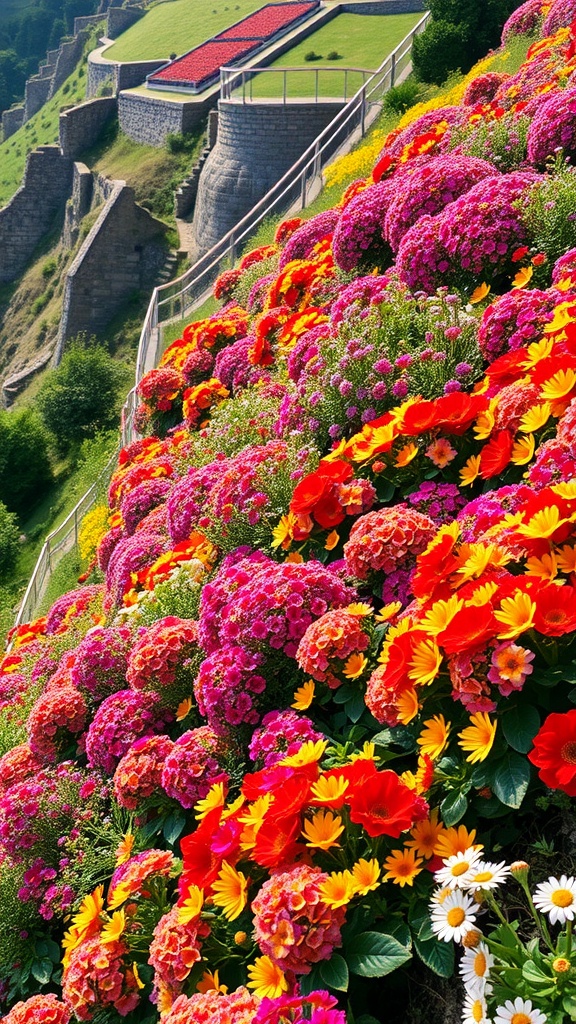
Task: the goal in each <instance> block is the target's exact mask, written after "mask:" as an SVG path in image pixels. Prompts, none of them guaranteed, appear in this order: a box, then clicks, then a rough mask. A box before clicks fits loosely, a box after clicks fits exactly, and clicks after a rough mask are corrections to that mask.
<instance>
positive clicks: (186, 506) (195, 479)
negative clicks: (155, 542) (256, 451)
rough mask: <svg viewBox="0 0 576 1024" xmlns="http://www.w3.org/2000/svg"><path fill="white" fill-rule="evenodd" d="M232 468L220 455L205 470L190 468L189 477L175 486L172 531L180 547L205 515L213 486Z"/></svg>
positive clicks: (170, 510) (170, 518)
mask: <svg viewBox="0 0 576 1024" xmlns="http://www.w3.org/2000/svg"><path fill="white" fill-rule="evenodd" d="M228 465H229V460H228V459H227V458H225V456H223V455H220V456H219V457H218V458H216V459H215V460H214V461H213V462H209V463H208V465H206V466H202V467H201V469H195V468H192V469H189V470H188V473H187V475H186V476H184V477H182V479H181V480H179V481H178V483H177V484H175V485H174V487H173V488H172V491H171V492H170V496H169V497H168V500H167V502H166V508H167V510H168V529H169V531H170V540H171V541H172V543H173V544H179V543H180V541H182V540H186V539H187V538H188V537H189V536H190V534H191V533H192V531H193V529H194V527H195V526H196V525H197V523H198V520H199V518H200V516H201V515H202V512H203V510H204V508H205V505H206V501H207V499H208V495H209V493H210V491H211V489H212V487H214V485H215V484H216V483H217V481H218V480H219V479H220V477H221V476H222V474H223V473H224V471H225V470H226V468H227V466H228Z"/></svg>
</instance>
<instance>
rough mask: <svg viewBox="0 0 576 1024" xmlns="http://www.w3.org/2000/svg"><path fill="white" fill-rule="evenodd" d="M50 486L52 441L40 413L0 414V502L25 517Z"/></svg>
mask: <svg viewBox="0 0 576 1024" xmlns="http://www.w3.org/2000/svg"><path fill="white" fill-rule="evenodd" d="M51 482H52V467H51V464H50V437H49V435H48V432H47V430H46V427H45V426H44V424H43V422H42V420H41V419H40V416H39V415H38V413H37V412H36V411H35V410H34V409H30V408H25V409H19V410H14V411H13V412H5V411H4V412H0V501H2V502H4V504H5V505H6V506H7V507H8V509H10V510H11V511H12V512H16V513H17V514H18V515H19V516H23V515H26V513H27V511H28V509H29V508H30V506H32V505H35V504H36V503H37V502H38V501H39V499H40V498H42V497H43V495H44V494H45V492H46V490H47V488H48V486H49V485H50V484H51Z"/></svg>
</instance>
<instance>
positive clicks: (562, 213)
mask: <svg viewBox="0 0 576 1024" xmlns="http://www.w3.org/2000/svg"><path fill="white" fill-rule="evenodd" d="M523 219H524V222H525V224H526V225H527V227H528V230H529V232H530V237H531V239H532V243H533V245H534V247H535V250H536V252H543V253H545V255H546V256H547V257H548V259H547V263H546V264H545V266H544V267H543V268H542V271H541V272H540V273H539V274H535V275H534V282H535V284H536V282H537V284H536V286H537V287H540V285H541V281H540V276H541V274H542V275H543V276H544V277H545V278H546V283H547V282H548V278H549V276H550V270H551V268H552V266H553V265H554V263H555V262H556V260H557V259H558V258H559V256H561V255H562V254H563V253H565V252H567V251H568V249H573V248H574V246H575V245H576V171H575V170H574V168H570V167H566V166H564V165H560V166H559V167H558V168H557V169H556V171H555V173H553V174H551V175H549V176H547V177H545V178H542V180H541V181H539V182H538V184H537V185H535V186H534V188H533V189H532V190H531V192H530V196H529V199H528V202H527V203H526V206H525V209H524V211H523Z"/></svg>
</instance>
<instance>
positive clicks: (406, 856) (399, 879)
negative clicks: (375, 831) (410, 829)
mask: <svg viewBox="0 0 576 1024" xmlns="http://www.w3.org/2000/svg"><path fill="white" fill-rule="evenodd" d="M423 863H424V861H423V859H422V858H421V857H417V856H416V854H415V852H414V850H410V849H408V848H406V847H404V848H403V849H402V850H393V851H392V853H391V854H390V856H389V857H386V860H385V861H384V867H385V868H386V874H385V875H384V879H385V880H386V881H391V882H394V884H395V885H399V886H400V887H401V888H404V886H405V885H413V884H414V879H415V878H416V876H417V875H419V874H420V872H421V871H422V868H421V867H420V865H421V864H423Z"/></svg>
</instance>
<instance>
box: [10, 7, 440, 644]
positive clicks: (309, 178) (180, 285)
mask: <svg viewBox="0 0 576 1024" xmlns="http://www.w3.org/2000/svg"><path fill="white" fill-rule="evenodd" d="M429 18H430V13H429V12H428V13H426V14H425V15H424V16H423V17H422V18H421V19H420V21H419V22H418V23H417V25H415V27H414V28H413V29H412V31H411V32H410V33H409V34H408V35H407V36H406V37H405V39H403V40H402V42H401V43H400V44H399V45H398V46H397V47H396V49H395V50H394V51H393V52H392V53H391V54H390V55H389V56H388V57H387V58H386V60H385V61H384V62H383V63H382V64H381V66H380V67H379V68H378V70H377V71H375V72H374V73H373V74H371V76H370V77H369V78H368V79H367V80H366V81H365V82H364V83H363V85H362V86H361V88H360V89H359V90H358V91H357V92H356V93H355V95H354V96H353V97H352V98H351V99H350V100H349V101H348V102H347V103H346V106H345V107H343V108H342V109H341V110H340V111H339V112H338V114H337V115H336V117H334V118H333V120H332V121H331V122H330V124H329V125H328V126H327V127H326V128H325V129H324V131H323V132H321V133H320V135H319V136H318V137H317V139H316V140H315V141H314V142H313V143H312V145H311V146H309V147H308V149H307V150H306V151H305V152H304V153H303V154H302V156H301V157H300V159H299V160H297V161H296V163H295V164H294V165H293V166H292V167H291V168H290V170H289V171H287V173H286V174H285V175H284V176H283V177H282V178H281V179H280V181H279V182H277V184H276V185H275V186H274V187H273V188H272V189H270V191H269V192H268V193H267V194H266V195H265V196H264V198H263V199H261V200H260V202H259V203H257V204H256V206H254V207H253V208H252V210H251V211H250V212H249V213H248V214H246V216H245V217H243V218H242V220H240V221H239V222H238V224H236V225H235V226H234V227H233V228H232V229H231V231H229V232H228V233H227V234H226V235H224V237H223V238H221V239H220V241H219V242H218V243H217V244H216V245H215V246H213V248H212V249H210V251H209V252H207V253H206V254H205V255H204V256H202V257H201V259H199V260H197V261H196V263H194V265H193V266H192V267H190V269H189V270H187V271H186V273H184V274H182V275H181V276H180V277H177V278H176V279H175V280H174V281H169V282H168V283H167V284H164V285H160V286H159V287H158V288H155V289H154V291H153V293H152V297H151V299H150V302H149V305H148V309H147V312H146V316H145V318H144V323H143V325H142V331H141V334H140V342H139V345H138V354H137V357H136V373H135V376H136V385H135V386H134V387H133V388H132V390H131V391H130V392H129V393H128V395H127V398H126V401H125V403H124V406H123V409H122V417H121V424H120V429H121V436H122V444H123V445H125V444H128V443H129V442H130V441H132V440H133V439H134V438H135V436H136V433H137V431H136V430H135V414H136V409H137V407H138V398H137V394H136V387H137V385H138V383H139V382H140V380H141V379H142V377H143V376H144V374H145V373H147V372H148V370H151V369H153V368H154V367H155V366H157V365H158V362H159V360H160V357H161V354H162V332H161V326H162V324H167V323H170V322H171V321H174V320H178V319H183V318H184V317H185V316H186V315H187V314H189V313H191V312H192V311H193V310H194V309H195V308H197V307H198V306H199V305H201V304H202V303H203V302H204V301H205V299H206V298H207V296H208V294H210V289H211V285H212V284H213V282H214V280H215V278H216V277H217V276H218V274H219V273H220V272H221V271H222V270H223V269H224V268H225V266H229V265H230V264H232V263H234V260H235V258H236V256H237V254H238V253H239V251H240V249H241V246H242V245H243V244H244V243H245V242H246V241H247V240H248V238H249V237H250V235H252V234H254V232H255V231H256V229H257V228H258V227H259V226H260V224H261V223H262V222H263V221H264V220H266V218H268V217H271V216H274V215H276V214H281V213H284V212H286V211H287V210H288V209H290V208H292V207H294V206H295V205H296V206H297V208H299V209H304V207H305V206H306V204H307V202H308V201H309V198H310V195H311V193H312V192H313V190H315V189H316V188H319V187H321V185H322V171H323V169H324V167H325V166H326V164H327V163H328V162H329V161H331V160H332V159H333V158H334V155H335V154H336V153H337V152H338V150H339V149H341V148H342V147H343V146H344V145H345V144H346V143H349V142H350V140H352V139H353V138H354V136H355V134H358V133H359V137H360V138H361V137H363V136H364V135H365V133H366V131H367V129H368V128H369V127H370V124H371V123H372V121H373V120H374V118H375V117H376V115H377V113H378V112H379V110H380V104H381V102H382V99H383V97H384V95H385V94H386V92H388V90H389V89H390V88H392V86H393V85H394V83H395V82H397V81H398V79H399V78H400V77H401V76H402V75H403V74H404V73H405V72H406V71H407V70H408V68H409V65H410V57H411V52H412V43H413V40H414V38H415V36H416V35H418V34H419V33H420V32H422V31H423V30H424V28H425V27H426V24H427V22H428V20H429ZM267 70H270V69H267V68H259V69H246V70H245V72H244V74H245V76H246V79H245V80H246V82H248V81H249V79H248V77H247V76H248V74H253V73H254V72H255V71H257V72H258V73H262V72H263V71H267ZM286 70H289V69H286ZM335 70H336V69H335ZM338 70H340V71H342V70H343V69H338ZM239 74H240V75H241V74H242V71H240V72H239V70H238V69H237V68H222V69H221V75H222V82H223V83H224V82H225V83H227V84H226V89H228V88H231V86H230V83H231V81H232V80H233V78H234V76H236V77H238V76H239ZM223 95H224V94H223ZM115 462H116V455H114V456H113V457H112V459H111V460H110V462H109V463H108V465H107V466H106V468H105V469H104V470H103V472H102V473H101V474H100V476H99V477H98V479H97V480H96V481H95V482H94V484H93V485H92V487H90V489H89V490H88V491H87V492H86V494H84V495H83V497H82V498H81V499H80V501H79V502H78V504H77V505H76V507H75V508H73V509H72V511H71V512H70V514H69V515H68V516H67V517H66V519H65V520H64V522H63V523H62V524H61V525H60V526H59V527H57V528H56V529H55V530H53V531H52V533H50V534H49V535H48V537H47V538H46V540H45V542H44V545H43V547H42V550H41V552H40V555H39V558H38V561H37V563H36V566H35V568H34V572H33V573H32V576H31V578H30V582H29V584H28V587H27V589H26V593H25V594H24V597H23V599H22V603H21V605H20V609H19V611H18V615H17V618H16V625H20V624H21V623H22V622H26V621H28V619H30V618H31V617H32V616H33V615H34V612H35V609H36V606H37V604H38V601H39V600H40V598H41V596H42V594H43V592H44V590H45V587H46V583H47V580H48V579H49V577H50V575H51V573H52V571H53V568H54V565H55V562H56V561H57V559H58V558H59V557H61V556H62V555H63V554H65V553H66V551H69V550H71V548H72V546H73V545H77V543H78V531H79V526H80V523H81V520H82V518H83V516H85V515H86V513H87V512H88V511H89V510H90V508H92V506H93V505H94V504H95V502H96V500H97V497H98V494H99V491H100V487H101V485H102V484H103V482H104V479H105V477H106V475H108V478H109V477H110V476H111V474H112V472H113V466H114V464H115Z"/></svg>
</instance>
